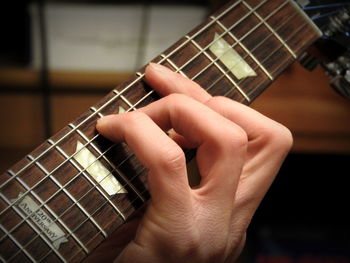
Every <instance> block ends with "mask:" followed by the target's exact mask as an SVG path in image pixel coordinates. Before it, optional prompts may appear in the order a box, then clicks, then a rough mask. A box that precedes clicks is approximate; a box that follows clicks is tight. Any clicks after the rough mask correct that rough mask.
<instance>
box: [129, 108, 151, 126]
mask: <svg viewBox="0 0 350 263" xmlns="http://www.w3.org/2000/svg"><path fill="white" fill-rule="evenodd" d="M147 118H148V116H147V115H146V114H145V113H143V112H140V111H133V112H130V113H128V117H127V118H126V119H125V122H126V123H127V126H129V127H130V126H131V127H132V126H136V125H139V124H140V123H142V122H143V121H144V120H145V119H147Z"/></svg>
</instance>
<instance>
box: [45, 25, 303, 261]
mask: <svg viewBox="0 0 350 263" xmlns="http://www.w3.org/2000/svg"><path fill="white" fill-rule="evenodd" d="M305 25H306V24H304V25H302V26H301V27H300V28H299V30H298V31H300V30H302V29H303V28H304V27H305ZM292 36H293V35H292ZM281 47H283V46H282V45H281V46H279V48H277V49H275V51H276V50H279V49H280V48H281ZM286 62H288V61H283V62H282V63H281V64H280V65H283V64H285V63H286ZM276 70H277V69H275V70H274V71H273V72H272V74H273V73H275V71H276ZM261 85H262V84H260V85H259V86H261ZM259 86H258V87H259ZM208 89H209V88H208ZM143 171H145V169H144V170H143ZM139 174H140V173H139ZM139 174H138V175H137V176H139ZM145 192H146V191H143V192H141V193H142V194H143V193H145ZM135 201H137V199H134V200H132V201H131V204H132V203H133V202H135ZM105 204H107V202H105V203H104V204H102V205H101V207H102V206H104V205H105ZM129 208H130V207H128V208H127V209H129ZM100 209H101V208H99V209H97V210H96V211H95V212H94V213H93V214H92V216H94V214H95V213H97V212H98V211H99V210H100ZM87 220H88V219H85V221H83V222H82V223H81V225H80V226H77V227H76V229H75V230H73V232H74V231H77V230H78V229H79V227H81V226H82V225H83V224H84V223H85V222H86V221H87ZM98 235H100V233H97V234H95V235H94V236H93V237H92V238H91V239H90V241H89V242H88V243H87V244H89V243H90V242H92V241H94V239H95V238H96V237H98ZM78 252H79V251H78ZM78 252H76V253H78ZM49 253H52V252H51V251H50V252H48V254H49ZM45 257H47V255H46V256H45Z"/></svg>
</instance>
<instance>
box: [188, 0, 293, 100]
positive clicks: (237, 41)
mask: <svg viewBox="0 0 350 263" xmlns="http://www.w3.org/2000/svg"><path fill="white" fill-rule="evenodd" d="M288 3H289V1H285V2H284V3H283V4H282V5H281V6H280V7H279V8H277V9H275V10H274V11H273V12H272V13H271V14H270V15H268V16H267V17H266V18H265V19H266V20H267V19H269V18H271V17H272V15H274V14H276V13H277V12H278V11H279V10H280V9H281V8H283V6H285V5H286V4H288ZM295 15H297V13H294V14H293V15H292V16H290V17H289V18H288V19H287V20H285V21H284V23H283V24H281V25H280V26H279V27H277V30H278V29H280V28H281V27H282V26H283V25H284V24H285V23H286V22H288V21H289V20H290V19H291V17H294V16H295ZM211 18H212V19H213V16H211ZM213 21H215V22H219V23H220V21H219V20H218V18H215V19H213ZM262 24H263V22H260V23H258V24H257V25H256V26H254V27H253V28H252V29H250V30H249V31H248V32H247V33H246V34H245V35H244V36H243V37H242V38H240V39H238V40H236V39H235V37H233V35H232V34H231V33H230V32H229V30H231V29H232V28H231V27H229V28H225V29H224V31H225V33H226V32H228V33H229V35H230V36H231V35H232V36H231V38H233V39H234V40H235V41H236V42H235V43H234V44H232V45H230V47H231V48H234V47H235V46H237V45H241V46H243V45H242V44H241V43H240V42H241V41H242V40H244V39H245V38H246V37H247V36H249V35H250V34H251V33H253V32H254V31H255V30H256V29H257V28H258V27H259V26H261V25H262ZM219 25H220V27H221V28H223V27H224V26H223V25H222V24H221V23H220V24H219ZM271 35H272V34H269V35H268V37H267V38H265V39H263V41H261V42H259V44H258V45H256V46H255V47H254V48H253V49H252V50H251V51H250V53H251V52H252V51H255V50H256V49H257V48H258V47H259V46H261V44H262V43H263V42H265V40H267V39H268V38H269V37H270V36H271ZM192 41H194V40H192ZM243 47H244V46H243ZM206 48H207V47H205V48H204V49H206ZM226 52H227V51H226ZM246 53H247V54H246V55H245V57H244V58H243V59H245V58H247V57H248V56H250V57H252V58H253V60H254V56H253V55H252V54H250V53H249V52H246ZM219 59H220V58H218V57H216V58H215V59H214V62H216V61H218V60H219ZM256 64H257V65H258V66H259V67H260V68H261V69H262V71H264V73H265V74H266V75H267V76H268V77H269V78H270V79H271V80H272V79H273V78H272V76H271V74H270V73H269V74H267V73H266V72H265V69H264V67H262V65H259V64H261V63H256ZM210 66H212V63H210V64H208V65H207V66H206V67H204V68H203V69H202V70H201V71H199V72H198V73H197V74H196V75H195V76H194V77H193V78H194V79H195V78H197V77H199V76H200V75H201V74H202V73H203V72H204V71H205V70H207V69H208V68H209V67H210ZM224 75H225V74H224ZM240 83H241V81H240V82H238V83H237V84H240ZM248 95H250V94H248Z"/></svg>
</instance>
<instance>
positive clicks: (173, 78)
mask: <svg viewBox="0 0 350 263" xmlns="http://www.w3.org/2000/svg"><path fill="white" fill-rule="evenodd" d="M145 80H146V81H147V83H148V84H150V85H151V86H152V88H153V89H155V90H156V91H157V92H158V93H159V94H161V95H162V96H167V95H169V94H172V93H181V94H185V95H187V96H189V97H192V98H193V99H195V100H197V101H199V102H203V103H204V102H205V101H207V100H208V99H210V97H211V95H210V94H209V93H208V92H206V91H205V90H204V89H202V88H201V87H200V86H199V85H198V84H197V83H195V82H193V81H191V80H189V79H187V78H186V77H184V76H181V75H180V74H177V73H175V72H173V71H171V70H170V69H168V68H167V67H165V66H162V65H159V64H155V63H150V64H149V65H148V66H147V68H146V75H145Z"/></svg>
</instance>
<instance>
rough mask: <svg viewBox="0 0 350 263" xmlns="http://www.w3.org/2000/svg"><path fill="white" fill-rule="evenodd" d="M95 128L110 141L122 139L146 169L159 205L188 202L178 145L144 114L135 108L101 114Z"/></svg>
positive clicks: (167, 205)
mask: <svg viewBox="0 0 350 263" xmlns="http://www.w3.org/2000/svg"><path fill="white" fill-rule="evenodd" d="M96 127H97V129H98V131H99V132H100V133H101V134H102V135H103V136H105V137H107V138H109V139H110V140H112V141H114V142H121V141H125V142H126V143H127V144H128V145H129V146H130V148H131V149H132V150H133V151H134V153H135V155H136V156H137V158H138V159H139V160H140V162H141V163H142V164H143V165H144V166H145V167H146V168H147V169H148V170H149V175H148V183H149V186H150V192H151V195H152V200H153V202H154V203H156V204H158V206H159V207H162V208H167V209H169V208H170V207H172V206H174V205H176V206H178V207H172V208H174V209H180V211H182V210H181V209H183V208H185V207H186V202H189V200H190V196H189V191H190V188H189V186H188V183H187V175H186V160H185V157H184V153H183V151H182V150H181V148H180V147H179V146H178V145H177V144H176V143H175V142H174V141H172V140H171V139H170V138H169V137H168V136H167V135H166V134H165V133H164V132H163V131H162V130H161V129H160V128H159V127H158V126H157V125H156V124H155V123H154V122H153V121H152V120H151V119H150V118H149V117H148V116H147V115H146V114H144V113H142V112H139V111H136V112H131V113H125V114H120V115H110V116H106V117H103V118H101V119H100V120H99V121H98V123H97V126H96Z"/></svg>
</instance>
